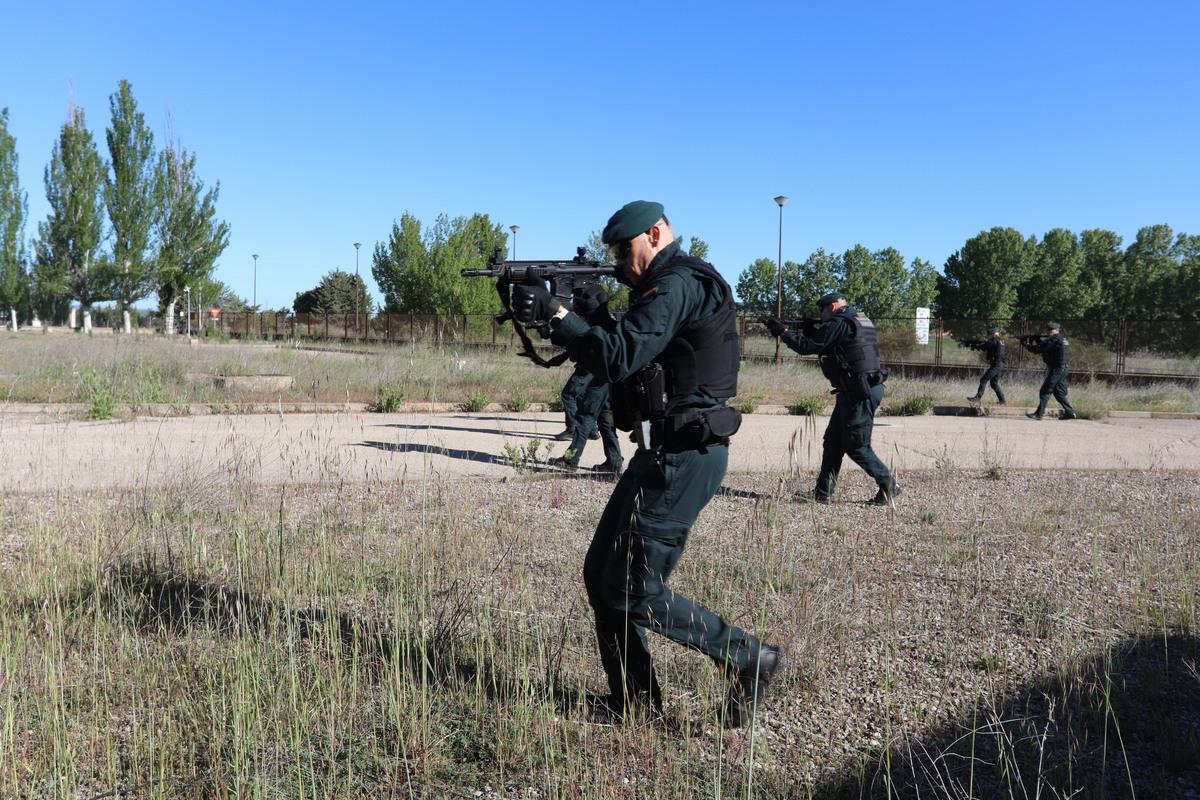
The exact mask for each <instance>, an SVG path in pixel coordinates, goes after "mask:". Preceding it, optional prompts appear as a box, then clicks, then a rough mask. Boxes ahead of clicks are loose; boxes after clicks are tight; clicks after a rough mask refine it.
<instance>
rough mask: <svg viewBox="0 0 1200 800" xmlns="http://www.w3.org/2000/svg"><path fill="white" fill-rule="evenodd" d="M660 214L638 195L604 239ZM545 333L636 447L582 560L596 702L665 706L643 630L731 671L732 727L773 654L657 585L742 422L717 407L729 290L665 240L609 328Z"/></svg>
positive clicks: (622, 708) (777, 658) (616, 712)
mask: <svg viewBox="0 0 1200 800" xmlns="http://www.w3.org/2000/svg"><path fill="white" fill-rule="evenodd" d="M630 209H633V210H634V211H635V212H636V211H638V210H639V209H640V213H641V214H642V218H641V219H635V220H634V222H633V223H629V222H628V220H627V221H626V226H625V233H624V234H623V235H621V236H613V238H609V232H610V230H612V229H613V228H614V227H615V225H616V223H617V221H618V220H620V219H621V215H622V214H626V215H628V213H630ZM647 209H649V210H647ZM661 211H662V207H661V206H660V205H658V204H650V203H645V202H644V201H637V202H636V203H632V204H630V205H628V206H626V207H625V208H623V209H622V210H621V211H619V212H617V214H615V215H614V216H613V219H612V220H610V221H609V226H608V228H606V229H605V241H606V243H610V244H612V243H614V242H617V241H619V240H621V239H627V238H628V237H629V236H633V235H635V234H639V233H640V232H641V231H643V230H645V229H646V228H649V227H652V226H655V222H654V220H658V219H659V217H660V215H661ZM647 213H648V214H650V216H646V214H647ZM647 220H649V221H647ZM660 224H661V225H663V227H664V228H665V227H666V226H665V221H664V222H662V223H660ZM618 265H620V259H618ZM539 302H540V301H539ZM551 340H552V341H553V342H554V343H555V344H557V345H559V346H561V347H564V348H566V350H567V351H568V352H569V353H570V355H571V357H572V358H574V359H575V361H576V362H577V363H579V364H580V365H582V366H583V367H585V368H586V369H588V370H590V371H591V372H592V373H593V374H595V375H596V376H597V377H598V378H600V379H602V380H604V381H607V382H610V383H611V384H613V397H612V404H613V412H614V416H615V417H616V421H617V425H618V427H620V428H622V429H625V430H629V429H633V430H634V433H635V439H637V440H638V443H639V448H638V451H637V453H636V454H635V455H634V456H633V458H632V459H631V461H630V462H629V467H628V469H627V470H626V471H625V474H624V475H623V476H622V477H621V479H620V480H619V481H618V483H617V486H616V488H615V489H614V490H613V493H612V496H611V497H610V498H609V501H608V504H607V505H606V506H605V509H604V512H603V514H602V515H601V517H600V521H599V524H598V525H597V526H596V531H595V534H594V535H593V538H592V542H591V545H590V546H589V548H588V551H587V555H586V557H585V559H584V565H583V579H584V584H585V586H586V588H587V595H588V603H589V604H590V605H591V607H592V610H593V612H594V614H595V620H596V639H597V643H598V645H599V651H600V659H601V662H602V663H603V665H604V671H605V672H606V673H607V675H608V684H609V688H610V690H611V695H609V696H606V697H602V698H595V701H597V702H599V703H601V704H602V705H603V707H604V708H605V709H606V711H607V712H610V715H611V716H614V717H616V718H617V719H620V718H623V717H624V716H625V715H626V714H627V713H629V712H630V711H634V710H636V709H639V708H640V709H643V710H644V711H649V712H651V713H653V712H657V711H660V710H661V708H662V689H661V687H660V685H659V682H658V678H657V675H656V673H655V670H654V666H653V664H652V662H651V658H650V650H649V648H648V646H647V642H646V631H648V630H652V631H656V632H658V633H660V634H662V635H664V636H666V637H667V638H669V639H672V640H674V641H676V642H679V643H680V644H683V645H686V646H687V647H690V648H692V649H694V650H698V651H700V652H701V653H704V654H705V655H707V656H708V657H709V658H711V659H712V660H713V661H714V662H715V663H716V664H717V665H718V667H719V668H721V669H722V670H723V671H724V672H725V673H726V674H727V675H728V676H729V677H731V678H732V679H733V684H734V688H731V690H730V698H729V701H728V703H727V706H726V711H727V716H726V724H729V725H739V724H742V723H743V722H744V721H746V719H745V718H744V717H743V716H742V715H743V713H744V712H745V711H746V710H747V709H748V710H749V712H750V713H753V703H754V702H756V701H757V699H758V698H759V697H760V696H761V695H762V694H763V693H765V690H766V686H767V684H768V683H769V680H770V677H771V675H772V674H773V673H774V671H775V670H776V668H777V667H778V666H779V664H780V663H781V660H782V657H781V651H780V650H779V649H778V648H775V647H771V646H768V645H764V644H762V643H761V642H760V640H759V639H758V638H757V637H755V636H753V635H751V634H749V633H747V632H746V631H744V630H742V629H741V628H739V627H737V626H735V625H731V624H729V623H728V622H726V621H725V620H724V619H722V618H721V617H720V616H718V615H717V614H715V613H714V612H712V611H709V610H708V609H706V608H702V607H701V606H699V605H697V604H696V603H694V602H692V601H691V600H689V599H687V598H686V597H683V596H682V595H680V594H678V593H676V592H675V591H673V590H672V589H670V588H669V587H668V586H667V581H668V579H669V578H670V577H671V573H672V572H673V571H674V570H675V567H676V565H677V564H678V563H679V558H680V556H681V555H682V554H683V549H684V546H685V545H686V544H687V539H688V535H689V533H690V532H691V528H692V525H693V524H694V523H695V521H696V517H697V516H698V515H699V513H700V510H701V509H702V508H704V506H705V505H706V504H707V503H708V501H709V500H711V499H712V497H713V495H714V494H715V493H716V491H717V489H718V488H719V487H720V485H721V481H722V479H723V478H724V476H725V470H726V467H727V465H728V461H729V447H728V445H729V437H730V436H731V435H732V434H733V433H734V432H735V431H736V430H737V425H738V423H740V415H739V414H738V412H736V411H735V410H734V409H731V408H728V407H727V406H726V405H725V400H726V399H727V398H729V397H732V396H733V395H734V394H736V391H737V372H738V362H739V348H738V336H737V327H736V317H735V308H734V303H733V292H732V290H731V289H730V288H729V286H728V285H727V284H726V283H725V281H724V280H723V279H722V278H721V276H720V274H719V273H717V271H716V270H715V269H713V267H712V266H711V265H709V264H707V263H705V262H703V261H701V260H700V259H697V258H690V257H686V256H683V255H682V254H681V252H680V248H679V244H678V242H674V241H671V242H669V243H666V244H665V245H664V246H662V249H661V250H660V251H658V252H657V255H655V256H654V257H653V260H652V261H650V262H649V264H648V267H647V268H646V271H645V273H644V274H643V275H642V276H641V281H640V282H639V283H638V285H637V286H636V287H635V288H634V289H633V291H632V293H631V300H630V309H629V311H628V312H627V313H626V314H625V315H624V316H623V317H622V319H621V320H620V321H619V322H617V323H616V324H615V325H614V326H613V327H612V329H611V330H605V329H604V328H602V327H594V326H590V325H589V324H588V322H587V321H585V320H584V319H582V318H580V317H579V316H577V315H573V314H569V315H567V316H565V317H563V318H562V319H561V321H560V322H558V324H557V327H556V328H555V330H554V333H553V334H552V336H551ZM747 694H749V695H750V696H751V697H747ZM751 698H752V699H751ZM747 702H749V705H747ZM593 711H595V708H593Z"/></svg>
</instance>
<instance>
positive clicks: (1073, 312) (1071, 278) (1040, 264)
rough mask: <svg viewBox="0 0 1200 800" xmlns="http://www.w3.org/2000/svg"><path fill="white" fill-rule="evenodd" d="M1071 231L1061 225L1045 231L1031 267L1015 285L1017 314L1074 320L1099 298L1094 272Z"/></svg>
mask: <svg viewBox="0 0 1200 800" xmlns="http://www.w3.org/2000/svg"><path fill="white" fill-rule="evenodd" d="M1086 265H1087V258H1086V256H1085V254H1084V250H1083V247H1082V245H1081V244H1080V242H1079V240H1078V239H1077V238H1076V236H1075V234H1074V233H1072V232H1071V231H1068V230H1064V229H1063V228H1055V229H1054V230H1052V231H1049V232H1048V233H1047V234H1046V235H1045V236H1044V237H1042V241H1041V243H1040V244H1038V245H1037V246H1036V249H1035V253H1034V263H1033V270H1032V271H1031V272H1030V275H1029V277H1028V279H1026V280H1025V281H1024V282H1023V283H1022V284H1021V285H1020V286H1019V287H1017V314H1018V315H1019V316H1022V317H1026V318H1031V319H1049V318H1054V319H1059V318H1066V319H1077V318H1079V317H1082V316H1083V315H1084V314H1086V313H1087V312H1088V310H1089V309H1091V308H1092V307H1093V306H1094V305H1095V304H1096V301H1097V300H1098V299H1099V294H1100V287H1099V282H1098V279H1097V278H1096V276H1095V275H1092V274H1090V273H1088V272H1087V269H1086Z"/></svg>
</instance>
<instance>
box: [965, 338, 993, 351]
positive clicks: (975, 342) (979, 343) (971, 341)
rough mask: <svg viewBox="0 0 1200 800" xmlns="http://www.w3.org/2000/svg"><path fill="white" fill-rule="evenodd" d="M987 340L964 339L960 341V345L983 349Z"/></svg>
mask: <svg viewBox="0 0 1200 800" xmlns="http://www.w3.org/2000/svg"><path fill="white" fill-rule="evenodd" d="M985 344H987V342H986V341H985V340H983V339H963V340H961V341H959V343H958V346H959V347H969V348H970V349H972V350H982V349H983V346H984V345H985Z"/></svg>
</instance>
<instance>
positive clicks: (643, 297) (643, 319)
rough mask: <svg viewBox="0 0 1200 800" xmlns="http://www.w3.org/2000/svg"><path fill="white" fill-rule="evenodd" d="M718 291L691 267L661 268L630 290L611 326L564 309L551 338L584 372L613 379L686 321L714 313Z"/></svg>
mask: <svg viewBox="0 0 1200 800" xmlns="http://www.w3.org/2000/svg"><path fill="white" fill-rule="evenodd" d="M721 294H722V293H721V291H720V290H719V289H715V290H714V288H713V285H712V284H711V283H710V282H709V281H705V280H699V279H697V278H696V277H695V274H694V273H693V272H692V270H690V269H687V268H683V269H662V270H659V271H658V272H657V273H651V275H650V276H648V279H647V280H646V281H645V282H644V283H643V284H642V285H641V286H639V287H637V288H636V289H634V290H633V292H632V293H631V295H630V297H631V300H632V307H631V308H630V310H629V311H628V312H626V314H625V315H624V316H623V317H621V320H620V321H619V322H617V324H616V326H615V327H614V328H613V330H612V331H605V330H604V329H603V328H599V327H592V326H590V325H588V323H587V322H586V321H585V320H584V319H583V318H581V317H579V316H578V315H575V314H568V315H567V316H566V317H565V318H563V320H562V322H561V323H560V324H559V326H558V329H557V330H556V331H555V332H554V333H553V335H552V336H551V337H550V340H551V341H552V342H554V343H555V344H556V345H559V346H560V347H564V348H566V350H567V352H568V353H570V354H571V358H573V359H575V361H576V362H577V363H579V364H582V365H583V366H584V367H585V368H586V369H587V370H588V371H589V372H592V373H594V374H596V375H598V376H600V377H601V378H603V379H604V380H605V381H607V382H608V383H616V382H617V381H622V380H625V379H626V378H628V377H629V376H630V375H633V374H634V373H635V372H637V371H638V370H639V369H641V368H642V367H644V366H646V365H647V364H649V363H650V362H651V361H653V360H654V358H655V357H656V356H658V355H659V354H660V353H662V352H663V350H665V349H666V347H667V345H668V344H669V343H670V342H671V340H672V339H674V338H675V336H676V335H677V334H678V333H679V331H680V330H681V329H682V328H683V327H685V326H686V325H687V324H689V323H690V322H692V321H693V320H696V319H702V318H703V317H705V316H708V315H709V314H712V313H714V312H715V311H716V310H717V308H718V307H719V306H720V304H721V301H722V300H723V299H724V298H723V297H722V296H721Z"/></svg>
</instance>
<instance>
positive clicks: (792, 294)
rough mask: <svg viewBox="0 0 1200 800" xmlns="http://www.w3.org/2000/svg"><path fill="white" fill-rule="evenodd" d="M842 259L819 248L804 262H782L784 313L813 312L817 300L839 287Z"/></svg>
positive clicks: (812, 313)
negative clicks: (797, 263) (798, 263)
mask: <svg viewBox="0 0 1200 800" xmlns="http://www.w3.org/2000/svg"><path fill="white" fill-rule="evenodd" d="M842 274H843V270H842V259H841V258H840V257H839V256H836V255H834V254H832V253H826V252H825V248H823V247H822V248H818V249H817V251H816V252H815V253H813V254H812V255H810V256H809V257H808V260H807V261H805V262H804V263H803V264H800V265H796V264H793V263H792V262H791V261H785V262H784V264H783V313H784V316H800V315H804V316H808V317H811V316H814V315H815V314H816V313H817V300H819V299H820V298H821V296H822V295H825V294H827V293H829V292H831V291H834V290H836V289H838V288H839V287H840V284H841V282H842Z"/></svg>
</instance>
